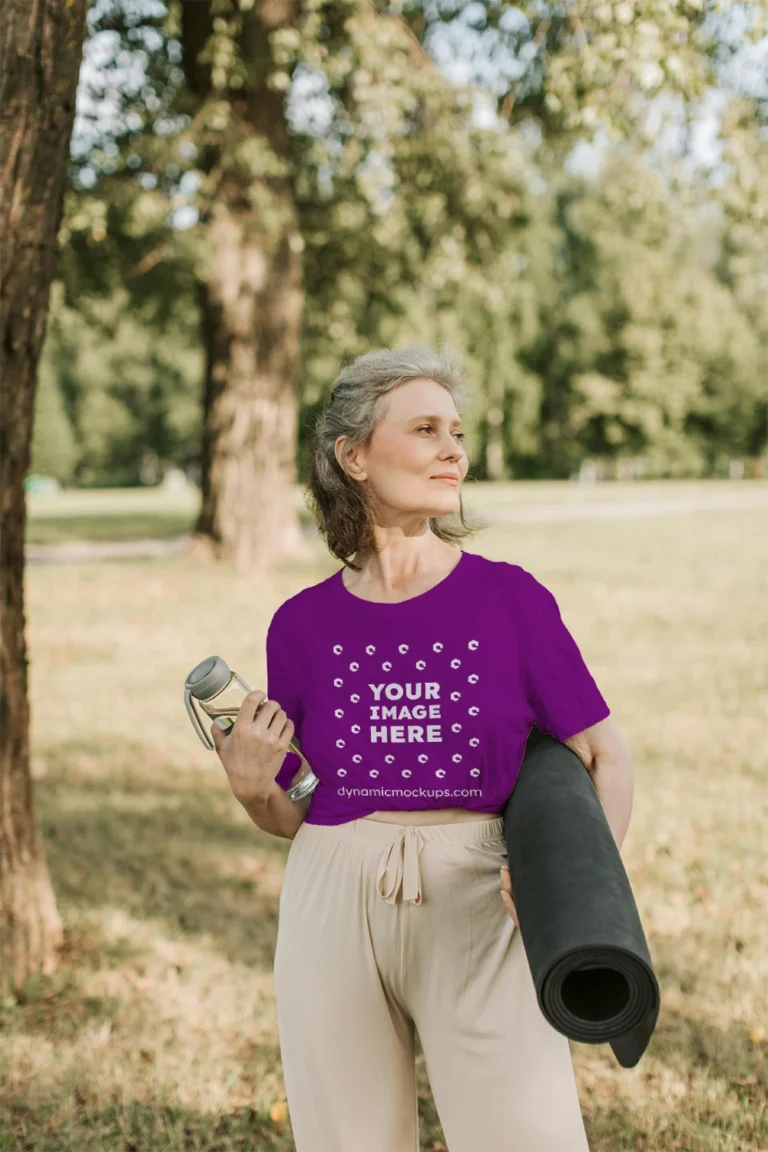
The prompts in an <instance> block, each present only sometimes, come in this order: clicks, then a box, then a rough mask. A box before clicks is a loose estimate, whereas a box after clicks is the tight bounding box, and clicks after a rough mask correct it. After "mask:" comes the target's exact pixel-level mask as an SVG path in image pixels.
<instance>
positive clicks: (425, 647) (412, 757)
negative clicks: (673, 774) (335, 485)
mask: <svg viewBox="0 0 768 1152" xmlns="http://www.w3.org/2000/svg"><path fill="white" fill-rule="evenodd" d="M343 570H344V569H343V567H342V568H339V569H338V570H337V571H336V572H335V573H334V574H333V576H329V577H328V579H326V580H323V581H321V582H320V583H319V584H314V585H312V586H311V587H309V588H304V589H302V590H301V591H300V592H298V593H297V594H296V595H295V596H292V597H291V598H290V599H289V600H286V601H285V603H283V604H282V605H281V606H280V607H279V608H278V609H277V611H276V612H275V614H274V616H273V617H272V621H271V623H270V625H269V630H268V632H267V697H268V698H269V699H270V700H276V701H277V702H278V703H279V704H280V707H281V708H283V709H284V710H285V712H286V714H287V715H288V716H289V717H290V719H291V720H292V721H293V724H294V736H295V738H296V739H297V740H298V742H299V746H300V748H301V750H302V752H303V753H304V756H305V757H306V759H307V761H308V762H309V764H310V766H311V767H312V769H313V771H314V773H315V775H316V776H317V777H318V779H319V781H320V783H319V784H318V786H317V787H316V788H315V791H314V792H313V793H312V799H311V802H310V806H309V811H308V812H307V815H306V822H307V823H308V824H344V823H346V822H347V821H348V820H355V819H358V818H359V817H361V816H367V815H370V813H372V812H376V811H383V810H389V811H403V810H419V811H426V810H432V809H437V808H469V809H472V810H473V811H476V812H488V813H489V814H491V813H497V812H502V811H503V809H504V806H505V804H506V802H507V800H508V799H509V797H510V795H511V793H512V790H513V788H514V786H515V782H516V780H517V776H518V773H519V771H520V765H521V763H522V760H523V756H524V754H525V744H526V741H527V739H528V737H529V735H530V733H531V729H532V727H533V725H534V724H535V725H536V726H537V727H538V728H540V729H541V731H542V732H548V733H550V734H551V735H552V736H554V737H555V738H556V739H557V740H561V741H562V740H567V739H568V738H569V737H571V736H574V735H575V734H576V733H577V732H582V731H583V730H584V729H585V728H589V727H590V725H592V724H597V723H598V721H600V720H604V719H605V718H606V716H609V715H610V709H609V708H608V705H607V704H606V702H605V700H604V699H603V697H602V695H601V694H600V691H599V689H598V687H597V685H596V683H595V681H594V679H593V678H592V675H591V673H590V672H589V669H588V668H587V666H586V664H585V663H584V660H583V658H582V656H581V653H580V652H579V649H578V647H577V645H576V642H575V640H574V639H573V637H572V636H571V634H570V632H569V631H568V629H567V628H566V626H565V624H564V623H563V621H562V619H561V616H560V610H559V608H558V605H557V601H556V600H555V597H554V596H553V595H552V593H551V592H550V591H549V590H548V589H547V588H545V587H544V585H543V584H541V583H539V581H538V580H537V579H536V578H535V577H534V576H533V575H531V573H530V572H528V571H527V570H526V569H525V568H522V567H520V565H519V564H509V563H507V562H506V561H504V560H489V559H487V558H486V557H485V556H480V555H477V554H475V553H473V552H464V551H463V552H462V553H461V559H460V560H459V562H458V564H457V565H456V567H455V568H454V569H453V570H452V571H451V572H450V573H449V574H448V576H446V577H444V578H443V580H441V581H440V583H439V584H436V585H435V586H434V587H433V588H430V589H429V590H428V591H427V592H423V593H422V594H421V595H420V596H413V597H412V598H411V599H410V600H404V601H402V602H401V603H400V604H372V603H370V602H369V601H367V600H362V599H361V598H360V597H359V596H355V594H354V593H353V592H350V590H349V589H348V588H345V587H344V584H343V582H342V572H343ZM300 766H301V760H300V759H299V756H298V755H297V754H296V753H295V752H288V753H287V754H286V757H285V760H284V761H283V764H282V766H281V768H280V771H279V773H278V775H277V783H278V784H279V785H280V786H281V787H282V788H285V789H288V788H289V787H290V785H291V781H292V780H293V777H294V776H295V775H296V772H297V771H298V769H299V767H300Z"/></svg>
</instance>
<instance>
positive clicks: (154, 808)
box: [38, 747, 290, 970]
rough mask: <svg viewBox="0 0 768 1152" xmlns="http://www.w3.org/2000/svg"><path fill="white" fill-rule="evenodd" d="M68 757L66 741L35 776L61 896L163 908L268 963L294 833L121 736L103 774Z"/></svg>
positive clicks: (184, 927) (231, 952) (232, 950)
mask: <svg viewBox="0 0 768 1152" xmlns="http://www.w3.org/2000/svg"><path fill="white" fill-rule="evenodd" d="M89 755H91V756H93V750H92V749H89ZM94 759H95V758H94ZM131 759H133V762H134V763H135V764H141V765H142V769H141V771H140V772H137V771H131V770H130V769H129V768H128V767H127V766H126V765H127V763H128V762H129V761H130V760H131ZM67 761H68V756H67V753H66V752H61V753H60V754H59V757H58V764H57V766H56V767H55V769H54V770H53V771H51V772H50V773H49V776H48V777H46V779H45V780H44V782H43V784H42V786H41V787H38V808H39V812H40V820H41V826H42V829H43V835H44V837H45V841H46V854H47V859H48V866H49V869H50V872H51V876H52V879H53V885H54V889H55V892H56V895H57V898H58V899H59V900H60V901H61V902H62V903H63V904H70V905H73V906H76V907H78V908H89V907H90V908H97V907H104V906H108V907H117V908H120V909H123V910H125V912H126V913H127V914H128V915H129V916H131V917H133V918H135V919H137V920H158V919H159V920H162V921H163V922H164V924H165V925H167V928H168V932H169V934H170V935H172V936H176V935H178V936H179V937H184V936H187V937H189V936H205V937H207V938H209V940H210V941H211V942H212V943H213V946H214V947H215V948H216V949H217V951H219V952H220V954H221V955H222V956H224V957H225V958H226V959H227V960H229V961H232V962H238V963H243V964H246V965H249V966H257V967H263V968H264V969H266V970H271V967H272V963H273V958H274V948H275V942H276V938H277V905H278V899H279V896H278V895H276V892H277V893H279V890H280V885H281V879H280V878H281V876H282V872H283V869H284V866H285V860H286V859H287V855H288V851H289V848H290V842H289V841H287V840H278V839H277V838H275V837H272V836H269V835H268V834H266V833H263V832H261V830H260V829H258V828H257V827H256V826H255V825H253V824H252V823H250V822H246V820H244V819H239V818H238V809H237V805H236V802H235V800H234V799H233V798H232V796H231V794H230V792H229V790H228V789H227V788H223V787H220V786H216V787H215V788H212V787H211V784H210V782H209V781H208V780H205V781H202V780H201V779H200V777H195V776H193V775H191V774H189V773H183V772H181V771H179V770H178V769H176V770H173V769H172V768H171V769H169V768H168V765H167V764H166V765H164V769H163V770H162V771H161V770H158V775H157V776H155V777H154V779H153V777H152V767H153V765H152V762H151V760H148V755H147V751H146V749H145V748H143V747H137V748H135V749H130V748H125V747H123V748H122V749H121V752H120V761H121V762H122V763H120V762H118V763H115V764H114V766H113V767H111V768H110V770H108V771H105V772H104V773H103V775H102V776H101V778H94V777H93V776H88V775H87V773H86V774H84V773H83V772H82V771H78V769H77V767H76V765H77V764H78V763H82V757H80V758H79V759H78V755H77V752H76V751H73V752H72V759H71V760H70V762H69V763H67ZM49 763H50V761H49ZM158 780H162V783H161V784H159V783H158Z"/></svg>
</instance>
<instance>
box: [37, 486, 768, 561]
mask: <svg viewBox="0 0 768 1152" xmlns="http://www.w3.org/2000/svg"><path fill="white" fill-rule="evenodd" d="M748 508H763V509H764V510H765V511H766V513H768V487H766V489H765V491H760V492H742V493H736V492H734V493H718V494H712V495H706V494H702V495H701V496H690V497H682V498H680V499H675V500H632V501H622V502H620V503H618V502H617V503H611V504H582V505H577V504H574V505H572V506H570V505H563V504H528V505H520V507H518V508H504V509H494V510H492V511H490V512H488V513H480V512H479V511H478V513H477V514H478V515H481V516H482V518H483V519H484V520H486V521H488V523H489V524H491V525H495V524H515V523H535V522H556V521H566V520H617V519H622V520H623V519H632V518H640V517H646V516H680V515H684V514H685V513H688V512H722V511H731V510H745V509H748ZM766 526H768V515H767V517H766ZM302 531H303V533H304V535H305V536H307V537H314V536H317V534H318V533H317V528H316V527H315V526H314V524H305V525H302ZM190 539H191V537H190V535H188V534H187V535H185V536H176V537H174V539H172V540H120V541H115V542H101V543H96V542H93V541H76V540H73V541H68V542H67V543H65V544H28V545H27V548H26V550H25V559H26V561H27V563H31V564H35V563H46V562H47V563H57V564H61V563H66V562H68V561H80V560H124V559H130V560H133V559H140V558H142V557H150V556H170V555H173V554H174V553H176V552H183V551H184V549H185V548H186V546H187V544H188V543H189V541H190Z"/></svg>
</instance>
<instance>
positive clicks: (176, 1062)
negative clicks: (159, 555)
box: [0, 484, 768, 1152]
mask: <svg viewBox="0 0 768 1152" xmlns="http://www.w3.org/2000/svg"><path fill="white" fill-rule="evenodd" d="M504 487H505V488H506V490H507V495H508V503H510V504H511V503H514V502H517V503H518V504H522V503H526V502H527V501H528V500H530V499H532V496H531V486H530V485H521V486H516V485H505V486H504ZM706 487H707V491H709V490H711V487H712V486H711V485H708V486H706ZM737 487H738V488H739V489H740V490H746V487H747V486H746V485H743V484H742V485H737ZM621 488H622V489H623V490H624V492H625V495H626V491H627V489H629V490H630V492H631V497H632V499H640V498H641V497H643V496H644V495H646V494H647V495H648V496H649V498H652V499H654V500H656V499H664V498H669V499H674V498H678V497H679V496H680V495H681V493H685V494H689V493H691V492H693V491H695V490H697V486H695V485H690V484H685V485H681V484H669V485H667V486H664V485H656V484H654V485H642V486H641V485H638V484H633V485H631V486H621ZM749 489H750V491H751V492H754V491H757V490H758V489H757V487H756V485H755V484H750V485H749ZM762 490H763V491H765V486H763V488H762ZM72 496H74V497H80V496H83V497H86V496H87V497H88V498H89V499H90V500H91V504H90V507H86V504H87V502H81V503H79V504H78V500H77V499H74V500H71V501H70V494H64V496H63V497H61V498H60V500H61V499H65V500H68V501H70V511H69V513H68V514H67V513H62V515H61V516H60V518H59V523H60V525H64V526H66V532H67V533H72V532H73V531H74V525H76V534H77V535H78V538H80V539H115V538H123V539H124V538H126V534H128V535H129V534H130V531H133V532H138V533H139V534H140V535H153V534H156V535H164V534H167V533H168V531H169V526H170V524H171V522H173V523H174V524H183V523H184V518H185V517H186V518H187V521H186V525H185V526H182V527H181V528H176V527H174V528H173V531H174V532H175V531H187V530H188V528H189V525H190V523H191V519H192V517H193V515H194V509H192V508H189V507H188V508H179V507H178V502H177V506H176V507H175V508H172V507H170V506H169V504H168V503H167V502H166V503H165V504H164V503H163V501H162V500H158V499H155V502H154V504H153V503H152V497H153V496H156V494H154V493H138V494H133V497H131V496H130V494H126V493H93V494H72ZM502 496H503V493H501V492H495V493H488V499H487V500H483V499H481V498H480V497H481V493H480V489H479V487H478V490H477V496H475V495H474V493H473V497H472V498H471V501H467V504H468V506H470V505H471V509H472V510H476V511H477V512H478V513H479V514H483V513H484V512H485V511H488V513H489V514H490V512H491V511H492V507H491V505H493V506H494V507H503V506H504V503H505V502H504V500H502V498H501V497H502ZM138 497H142V498H144V499H145V504H144V505H142V504H141V500H138V501H137V498H138ZM491 497H492V499H491ZM533 498H535V499H537V500H542V501H543V502H545V503H552V502H556V501H558V500H559V501H562V502H563V503H564V504H565V503H572V502H573V501H574V500H577V499H582V500H613V499H619V498H620V486H618V485H606V486H596V488H595V489H593V490H588V491H587V492H584V491H583V490H582V491H580V490H579V489H578V487H574V486H573V485H568V484H561V485H557V484H547V485H543V486H542V487H541V488H540V489H537V491H536V493H535V496H534V497H533ZM45 503H46V502H45V501H43V500H41V499H37V498H34V497H33V498H31V499H30V522H29V534H28V538H29V539H30V540H31V539H35V540H38V541H43V540H45V541H46V542H50V540H51V536H50V535H45V533H48V532H51V531H52V529H51V525H52V524H53V523H54V521H55V520H56V513H53V512H51V510H50V505H51V504H52V503H53V502H52V501H50V500H49V501H48V502H47V503H48V505H49V507H48V508H44V507H43V505H44V504H45ZM59 507H63V505H61V504H59ZM68 516H69V517H70V519H69V520H68V518H67V517H68ZM132 517H133V518H134V519H133V520H132V527H131V528H130V530H129V529H128V528H127V527H126V525H127V524H128V521H129V520H130V518H132ZM72 518H74V519H72ZM767 519H768V513H767V512H766V509H765V508H763V509H757V508H754V507H752V508H744V509H743V510H720V511H707V512H698V513H689V514H684V515H676V516H659V517H657V518H653V517H648V518H644V519H627V520H626V521H625V520H622V519H611V520H594V521H581V522H573V521H571V522H566V521H564V522H563V523H544V524H537V523H531V524H527V523H526V524H516V525H503V526H494V527H491V528H489V529H486V530H485V531H483V532H481V533H479V534H478V535H477V536H475V537H470V538H468V539H467V540H466V542H465V547H466V548H467V550H468V551H471V552H482V553H483V554H484V555H487V556H489V557H491V558H493V559H505V560H509V561H511V562H514V563H519V564H522V565H524V566H525V567H526V568H528V569H529V570H531V571H532V572H533V573H534V574H535V575H536V576H537V577H538V578H539V579H540V580H542V581H543V582H544V583H545V584H546V585H547V586H548V587H549V588H551V589H552V591H553V592H554V593H555V595H556V596H557V598H558V601H559V602H560V605H561V608H562V611H563V616H564V619H565V621H566V623H567V624H568V625H569V627H570V628H571V630H572V631H573V633H574V635H575V636H576V638H577V641H578V643H579V646H580V647H581V650H582V652H583V653H584V656H585V658H586V660H587V663H588V664H589V666H590V668H591V669H592V671H593V674H594V675H595V678H596V680H597V682H598V684H599V685H600V687H601V689H602V691H603V693H604V695H605V696H606V699H607V700H608V702H609V704H610V706H611V709H612V712H613V715H614V718H615V719H616V722H617V723H618V724H619V726H620V727H621V729H622V730H623V731H624V733H625V734H626V736H627V739H628V740H629V743H630V746H631V748H632V751H633V754H634V760H635V804H634V811H633V816H632V822H631V824H630V828H629V833H628V835H627V839H626V841H625V843H624V846H623V849H622V856H623V858H624V862H625V865H626V867H627V871H628V873H629V877H630V880H631V882H632V885H633V889H634V892H635V896H636V899H637V903H638V907H639V909H640V914H641V917H642V920H643V925H644V928H645V931H646V935H647V938H648V942H649V946H650V949H651V954H652V956H653V960H654V965H655V968H656V972H657V975H658V978H659V981H660V984H661V989H662V997H663V1000H662V1009H661V1015H660V1019H659V1023H658V1027H657V1030H656V1033H655V1035H654V1037H653V1039H652V1041H651V1044H650V1046H649V1049H648V1051H647V1052H646V1054H645V1055H644V1057H643V1059H642V1060H641V1061H640V1063H639V1064H638V1066H637V1067H636V1068H634V1069H628V1070H627V1069H622V1068H620V1067H619V1065H618V1064H617V1062H616V1060H615V1058H614V1056H613V1053H612V1052H611V1050H610V1048H609V1047H608V1045H603V1046H599V1047H593V1046H590V1045H584V1044H577V1043H572V1045H571V1050H572V1053H573V1058H574V1066H575V1069H576V1076H577V1081H578V1086H579V1093H580V1099H581V1104H582V1110H583V1113H584V1116H585V1121H586V1125H587V1132H588V1135H589V1141H590V1148H591V1150H592V1152H625V1150H626V1152H630V1150H631V1152H640V1150H642V1152H666V1150H669V1152H673V1150H674V1152H765V1150H766V1149H768V1104H767V1103H766V1100H767V1097H768V1067H767V1062H766V1055H767V1053H768V1038H767V1037H766V1032H765V1021H766V1020H768V996H767V995H766V993H767V990H768V862H767V861H766V854H765V843H766V833H767V832H768V829H767V828H766V815H765V813H766V807H765V796H766V784H767V783H768V739H767V737H768V694H767V693H766V687H767V685H766V680H767V679H768V666H767V665H768V532H767V531H766V525H767ZM117 525H121V527H120V529H119V532H118V535H116V534H115V529H116V526H117ZM81 533H82V535H81ZM120 533H122V534H120ZM63 538H70V535H67V536H65V537H63ZM312 547H313V550H314V562H313V564H312V565H311V567H309V568H299V567H298V566H297V565H286V566H284V567H282V568H279V569H276V570H275V571H274V572H273V573H272V575H271V576H270V578H269V579H268V580H264V581H263V582H260V583H259V585H258V586H255V585H254V583H253V581H249V580H248V579H247V578H246V577H240V576H237V575H234V574H233V573H232V572H230V571H228V570H226V569H224V568H221V569H217V568H215V567H209V566H208V565H206V564H205V563H203V562H202V561H184V560H181V559H178V558H175V557H174V558H171V559H152V560H140V561H137V560H132V561H128V562H115V561H110V562H90V563H71V564H40V565H35V564H31V565H29V566H28V569H27V575H26V598H27V599H26V604H27V621H28V632H27V635H28V642H29V646H30V649H29V659H30V694H31V706H32V741H33V768H34V774H35V779H36V797H37V804H38V808H39V812H40V817H41V820H42V825H43V830H44V835H45V842H46V850H47V854H48V861H49V865H50V869H51V873H52V877H53V882H54V886H55V890H56V894H57V899H58V905H59V910H60V912H61V915H62V917H63V919H64V922H65V931H66V949H65V954H64V956H63V960H62V964H61V967H60V969H59V971H58V972H57V974H56V975H55V976H53V977H51V978H47V979H39V980H34V981H31V982H30V984H29V986H28V987H27V989H26V991H25V995H24V996H23V998H22V999H21V1000H20V1001H19V1002H15V1001H14V1000H13V999H12V998H9V999H8V1000H7V1001H6V1002H5V1003H3V1004H2V1006H0V1152H11V1150H13V1152H16V1150H19V1152H20V1150H22V1149H24V1150H28V1152H235V1150H238V1152H283V1150H285V1152H289V1150H290V1149H292V1148H293V1141H292V1138H291V1131H290V1121H289V1118H288V1116H287V1111H286V1107H285V1098H284V1085H283V1079H282V1073H281V1064H280V1051H279V1044H278V1033H277V1027H276V1017H275V1006H274V990H273V981H272V960H273V955H274V946H275V939H276V932H277V907H278V898H279V893H280V888H281V883H282V875H283V869H284V866H285V860H286V857H287V854H288V849H289V847H290V845H289V842H288V841H285V840H280V839H276V838H273V837H270V836H268V835H266V834H265V833H262V832H261V831H259V829H257V828H256V827H255V826H254V825H253V824H251V823H250V822H249V820H248V818H247V817H246V815H245V813H244V812H243V811H242V809H241V808H240V807H239V805H237V803H236V802H235V801H234V799H233V798H232V796H231V794H230V792H229V788H228V784H227V782H226V778H225V776H224V772H223V770H222V768H221V765H220V764H219V762H218V759H217V758H216V757H215V755H214V754H213V753H212V752H206V751H205V750H204V749H203V747H202V745H201V744H200V743H199V741H198V740H197V737H196V736H195V735H194V733H193V732H192V729H191V727H190V724H189V721H188V718H187V715H186V711H185V709H184V706H183V699H182V697H183V683H184V679H185V676H186V675H187V673H188V672H189V671H190V669H191V668H192V667H193V666H194V665H195V664H197V663H198V662H199V661H200V660H201V659H203V658H204V657H206V656H209V655H211V654H213V653H219V654H221V655H222V656H224V658H225V659H226V660H227V661H228V662H230V663H231V665H232V666H233V667H235V668H236V669H237V670H238V671H239V672H240V673H241V674H242V675H243V676H244V677H245V679H246V680H247V681H248V682H249V683H250V684H251V686H252V687H264V683H265V664H264V639H265V635H266V630H267V625H268V623H269V620H270V618H271V615H272V613H273V612H274V610H275V609H276V607H277V606H278V604H280V603H281V602H282V601H283V600H284V599H286V598H287V597H289V596H290V595H292V594H293V593H294V592H295V591H298V589H299V588H301V587H303V586H305V585H308V584H312V583H315V582H317V581H318V580H321V579H324V578H325V577H326V576H328V575H330V574H331V573H332V572H333V571H335V570H336V568H337V567H338V566H339V565H338V562H336V561H335V560H333V559H332V558H331V557H330V556H328V554H327V553H326V551H325V548H324V545H323V543H322V541H320V540H314V541H313V542H312ZM308 962H311V957H309V958H308ZM418 1067H419V1084H420V1114H421V1137H422V1149H423V1150H424V1152H432V1150H435V1152H437V1150H440V1149H441V1148H443V1136H442V1131H441V1128H440V1124H439V1120H438V1117H437V1115H436V1112H435V1108H434V1103H433V1100H432V1097H431V1094H430V1089H429V1082H428V1078H427V1075H426V1071H425V1068H424V1064H423V1059H422V1058H421V1054H420V1058H419V1066H418ZM477 1152H483V1150H482V1149H477Z"/></svg>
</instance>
